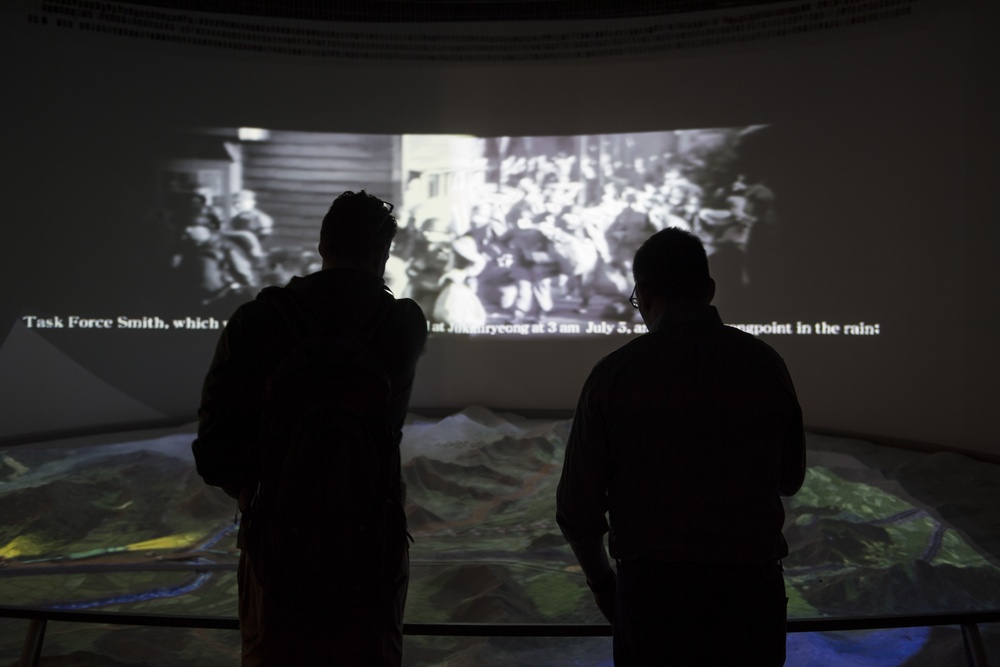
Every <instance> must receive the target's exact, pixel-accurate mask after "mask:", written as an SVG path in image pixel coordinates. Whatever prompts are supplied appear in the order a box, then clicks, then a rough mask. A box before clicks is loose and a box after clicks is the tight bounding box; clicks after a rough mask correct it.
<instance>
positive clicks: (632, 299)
mask: <svg viewBox="0 0 1000 667" xmlns="http://www.w3.org/2000/svg"><path fill="white" fill-rule="evenodd" d="M636 287H638V285H636ZM635 289H636V288H635V287H633V288H632V294H631V295H629V297H628V302H629V303H631V304H632V307H633V308H638V307H639V297H637V296H636V295H635Z"/></svg>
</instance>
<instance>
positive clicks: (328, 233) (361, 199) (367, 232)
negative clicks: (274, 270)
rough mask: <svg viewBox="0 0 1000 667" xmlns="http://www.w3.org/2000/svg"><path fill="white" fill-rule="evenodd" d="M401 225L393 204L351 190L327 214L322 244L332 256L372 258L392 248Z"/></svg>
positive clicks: (326, 252)
mask: <svg viewBox="0 0 1000 667" xmlns="http://www.w3.org/2000/svg"><path fill="white" fill-rule="evenodd" d="M397 228H398V225H397V223H396V218H394V217H393V216H392V204H390V203H388V202H384V201H382V200H381V199H379V198H378V197H376V196H374V195H370V194H368V193H367V192H365V191H364V190H362V191H361V192H357V193H354V192H351V191H349V190H348V191H347V192H345V193H343V194H342V195H340V196H339V197H337V198H336V199H334V200H333V204H331V205H330V210H329V211H327V213H326V216H324V217H323V226H322V227H320V232H319V244H320V247H321V248H322V249H323V252H324V254H325V255H328V256H331V257H337V258H340V259H349V260H368V259H372V258H375V257H377V256H380V255H381V254H382V253H384V252H385V251H386V250H387V249H388V248H389V244H390V243H392V239H393V237H395V236H396V230H397Z"/></svg>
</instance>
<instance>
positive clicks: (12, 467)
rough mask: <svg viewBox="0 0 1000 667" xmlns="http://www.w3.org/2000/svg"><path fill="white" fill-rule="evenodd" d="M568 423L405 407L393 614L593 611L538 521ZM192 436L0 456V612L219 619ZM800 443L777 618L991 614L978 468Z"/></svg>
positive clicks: (199, 655)
mask: <svg viewBox="0 0 1000 667" xmlns="http://www.w3.org/2000/svg"><path fill="white" fill-rule="evenodd" d="M569 427H570V422H569V421H568V420H554V419H548V420H542V419H530V420H529V419H523V418H520V417H517V416H514V415H509V414H496V413H493V412H491V411H489V410H486V409H484V408H476V407H473V408H468V409H466V410H464V411H462V412H459V413H456V414H453V415H451V416H449V417H446V418H443V419H428V418H423V417H417V416H411V417H410V418H409V419H408V420H407V424H406V426H405V427H404V440H403V444H402V460H403V476H404V478H405V481H406V484H407V489H408V502H407V516H408V518H409V529H410V533H411V534H412V535H413V538H414V543H413V545H412V548H411V552H410V555H411V565H412V569H411V583H410V590H409V596H408V599H407V606H406V622H408V623H491V624H492V623H585V624H603V623H604V622H605V621H604V619H603V617H601V615H600V613H599V612H598V610H597V608H596V606H595V605H594V604H593V599H592V596H591V594H590V591H589V590H588V588H587V586H586V583H585V580H584V577H583V575H582V573H581V571H580V569H579V567H578V565H577V564H576V560H575V559H574V557H573V554H572V552H571V551H570V549H569V547H568V546H567V545H566V543H565V541H564V539H563V537H562V535H561V534H560V532H559V529H558V526H557V525H556V523H555V490H556V485H557V483H558V481H559V475H560V471H561V466H562V459H563V452H564V449H565V446H566V439H567V436H568V434H569ZM192 438H193V428H192V429H182V430H181V431H178V432H171V433H169V434H166V435H163V434H162V433H160V434H155V435H150V434H145V435H141V436H133V437H131V438H128V439H127V441H123V440H124V439H123V438H117V439H112V438H111V437H108V438H105V439H104V440H102V441H98V440H95V439H86V440H84V439H81V440H77V441H63V442H57V443H45V444H35V445H22V446H17V447H11V448H8V449H6V450H2V451H0V604H2V605H5V606H15V605H16V606H32V607H46V608H52V609H63V610H102V611H116V612H122V613H160V614H185V615H197V616H220V617H229V618H232V617H235V616H236V573H235V566H236V563H237V560H238V558H239V551H238V550H237V548H236V529H237V524H236V521H237V520H238V517H237V516H236V507H235V502H234V501H232V500H230V499H229V498H227V497H226V496H225V495H224V494H223V493H222V492H221V491H220V490H218V489H215V488H212V487H207V486H205V485H204V484H203V483H202V481H201V478H200V477H199V476H198V475H197V473H196V472H195V468H194V461H193V459H192V457H191V453H190V444H191V440H192ZM808 445H809V459H808V462H809V469H808V473H807V476H806V481H805V485H804V486H803V488H802V490H801V491H799V493H798V494H797V495H795V496H794V497H792V498H788V499H785V507H786V514H787V515H786V521H785V527H784V534H785V537H786V539H787V540H788V543H789V548H790V551H791V554H790V556H789V557H788V558H787V559H785V560H784V562H783V565H784V569H785V577H786V589H787V594H788V597H789V606H788V615H789V618H816V617H840V616H865V615H891V614H911V613H924V612H944V611H966V610H984V609H996V608H1000V566H998V560H997V555H998V553H1000V537H998V536H997V531H996V530H993V529H991V527H995V526H996V525H998V523H1000V516H998V515H1000V508H998V507H997V505H998V503H997V502H996V500H995V498H997V497H1000V495H998V491H1000V470H998V466H995V465H991V464H987V463H980V462H976V461H973V460H972V459H969V458H967V457H964V456H962V455H959V454H953V453H941V454H922V453H914V452H905V451H902V450H894V449H888V448H882V447H876V446H874V445H871V444H869V443H865V442H862V441H858V440H847V439H840V438H832V437H825V436H816V435H809V436H808ZM26 629H27V621H19V620H0V665H8V664H14V663H15V662H16V661H17V659H18V658H19V656H20V654H21V650H22V648H23V642H24V637H25V633H26ZM720 632H721V633H723V634H724V628H723V629H720ZM955 633H957V630H955V631H954V632H951V634H948V632H945V633H944V634H940V632H939V631H938V630H936V629H928V628H909V629H902V630H898V631H884V632H881V633H874V632H873V633H867V634H866V633H863V632H862V633H850V634H851V637H842V636H839V635H837V634H836V633H824V634H822V635H819V634H816V635H810V636H807V635H806V634H802V635H795V634H792V635H789V660H788V663H787V664H789V665H814V664H815V665H821V664H837V655H838V653H839V652H851V651H853V652H857V651H859V650H862V651H868V653H869V654H870V656H869V659H868V660H869V661H868V662H850V663H849V664H852V665H854V664H865V665H879V666H880V667H881V666H882V665H885V666H886V667H888V666H889V665H903V664H905V665H906V666H907V667H910V666H912V665H921V664H928V665H929V664H933V663H932V662H930V661H931V660H940V659H941V651H942V650H946V651H947V650H951V649H950V648H948V647H947V646H945V648H942V644H941V641H938V640H941V639H942V638H943V639H944V640H947V641H946V642H945V644H947V643H948V641H951V640H953V639H954V636H955ZM866 638H867V639H866ZM957 641H958V644H956V645H955V647H952V648H954V650H956V651H961V646H960V643H961V640H960V638H959V639H958V640H957ZM952 643H954V642H952ZM238 655H239V637H238V633H236V632H234V631H231V630H190V629H175V628H152V627H150V628H146V627H134V626H109V625H103V626H93V625H89V624H77V623H62V624H59V623H50V624H49V627H48V629H47V632H46V638H45V644H44V650H43V661H42V664H43V665H44V664H46V661H51V662H50V663H49V664H53V665H112V666H114V665H174V664H176V665H190V664H198V665H234V664H238ZM956 655H960V653H959V654H956ZM921 656H924V661H923V662H922V661H921V660H922V658H921ZM404 664H406V665H408V666H413V667H417V666H421V667H423V666H427V667H431V666H433V667H457V666H459V665H484V666H486V665H496V666H500V665H519V666H525V665H539V666H541V665H546V666H548V665H581V666H596V665H610V664H611V640H610V638H607V637H596V638H545V637H540V638H517V637H504V638H478V637H421V636H413V635H411V636H407V638H406V643H405V645H404ZM844 664H848V663H844ZM941 664H944V663H941Z"/></svg>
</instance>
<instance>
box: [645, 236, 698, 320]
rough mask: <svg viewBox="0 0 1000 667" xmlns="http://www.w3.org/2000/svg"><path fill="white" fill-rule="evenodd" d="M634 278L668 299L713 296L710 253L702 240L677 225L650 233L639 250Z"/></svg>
mask: <svg viewBox="0 0 1000 667" xmlns="http://www.w3.org/2000/svg"><path fill="white" fill-rule="evenodd" d="M632 277H633V278H634V279H635V282H637V283H640V282H641V283H643V284H644V285H646V286H647V287H648V288H649V289H651V290H652V291H653V292H655V293H656V294H658V295H660V296H661V297H662V298H663V299H665V300H666V301H668V302H673V301H691V300H695V301H698V300H702V299H705V298H706V297H708V296H709V295H710V293H711V292H710V290H711V276H710V274H709V272H708V256H707V255H706V253H705V246H704V245H703V244H702V242H701V239H699V238H698V237H697V236H695V235H694V234H692V233H690V232H686V231H684V230H683V229H678V228H676V227H667V228H666V229H663V230H660V231H658V232H657V233H655V234H653V235H652V236H650V237H649V238H648V239H646V240H645V242H643V244H642V245H641V246H639V249H638V250H637V251H636V252H635V259H633V261H632Z"/></svg>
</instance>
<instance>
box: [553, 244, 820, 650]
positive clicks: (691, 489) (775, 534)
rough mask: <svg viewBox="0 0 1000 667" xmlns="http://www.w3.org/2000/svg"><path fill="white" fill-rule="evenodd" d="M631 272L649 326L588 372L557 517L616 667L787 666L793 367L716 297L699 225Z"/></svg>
mask: <svg viewBox="0 0 1000 667" xmlns="http://www.w3.org/2000/svg"><path fill="white" fill-rule="evenodd" d="M632 271H633V276H634V278H635V291H634V292H633V296H632V298H631V299H630V301H631V302H632V305H633V306H634V307H636V308H638V309H639V312H640V314H641V316H642V319H643V320H644V321H645V322H646V324H647V326H648V327H649V330H650V331H649V333H647V334H645V335H642V336H640V337H638V338H636V339H634V340H632V341H630V342H629V343H627V344H626V345H624V346H623V347H621V348H619V349H618V350H616V351H615V352H613V353H611V354H610V355H608V356H607V357H605V358H604V359H602V360H601V361H600V362H599V363H598V364H597V365H596V366H595V367H594V369H593V371H592V372H591V374H590V377H589V378H588V379H587V381H586V383H585V384H584V387H583V390H582V392H581V395H580V399H579V402H578V404H577V408H576V414H575V416H574V420H573V428H572V431H571V433H570V437H569V443H568V445H567V449H566V459H565V463H564V467H563V472H562V478H561V480H560V483H559V489H558V493H557V520H558V522H559V526H560V528H561V529H562V532H563V534H564V535H565V537H566V539H567V540H568V541H569V543H570V545H571V546H572V548H573V552H574V554H575V555H576V557H577V559H578V560H579V562H580V565H581V567H582V568H583V571H584V574H585V575H586V577H587V583H588V585H589V586H590V588H591V590H593V592H594V597H595V600H596V602H597V605H598V607H599V608H600V609H601V611H602V612H603V613H604V615H605V616H606V617H607V618H608V620H609V621H611V624H612V628H613V634H614V658H615V665H616V666H617V667H623V666H632V665H640V666H645V665H744V664H747V665H749V664H752V665H760V666H765V665H781V664H783V663H784V658H785V607H786V602H787V598H786V597H785V592H784V582H783V579H782V574H781V565H780V559H781V558H783V557H784V556H786V555H787V553H788V547H787V545H786V543H785V540H784V538H783V537H782V534H781V528H782V524H783V521H784V509H783V507H782V504H781V500H780V498H779V495H786V496H787V495H791V494H793V493H795V492H796V491H797V490H798V489H799V487H800V486H801V484H802V481H803V478H804V475H805V448H804V434H803V428H802V413H801V410H800V408H799V404H798V401H797V399H796V397H795V391H794V389H793V387H792V382H791V379H790V377H789V375H788V371H787V370H786V368H785V364H784V362H783V361H782V359H781V357H779V356H778V354H777V353H776V352H775V351H774V350H773V349H771V348H770V347H769V346H768V345H766V344H765V343H763V342H761V341H760V340H758V339H756V338H754V337H753V336H751V335H749V334H746V333H743V332H741V331H739V330H738V329H734V328H731V327H727V326H725V325H723V324H722V320H721V319H720V318H719V314H718V313H717V311H716V310H715V308H714V307H712V306H710V305H709V304H710V303H711V301H712V298H713V297H714V295H715V283H714V281H713V280H712V278H711V277H710V276H709V272H708V261H707V258H706V255H705V250H704V247H703V246H702V244H701V242H700V241H699V240H698V239H697V237H695V236H693V235H692V234H690V233H688V232H685V231H682V230H680V229H673V228H668V229H664V230H662V231H660V232H658V233H656V234H654V235H653V236H652V237H650V238H649V239H648V240H646V242H645V243H643V245H642V246H641V247H640V248H639V250H638V251H637V252H636V254H635V260H634V263H633V269H632ZM606 514H607V517H606V516H605V515H606ZM609 531H610V532H609ZM607 532H609V538H608V546H609V551H610V554H611V557H612V558H614V559H615V560H616V564H617V567H616V569H617V574H616V572H615V570H614V569H612V567H611V563H610V562H609V560H608V553H607V552H606V551H605V548H604V533H607Z"/></svg>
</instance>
